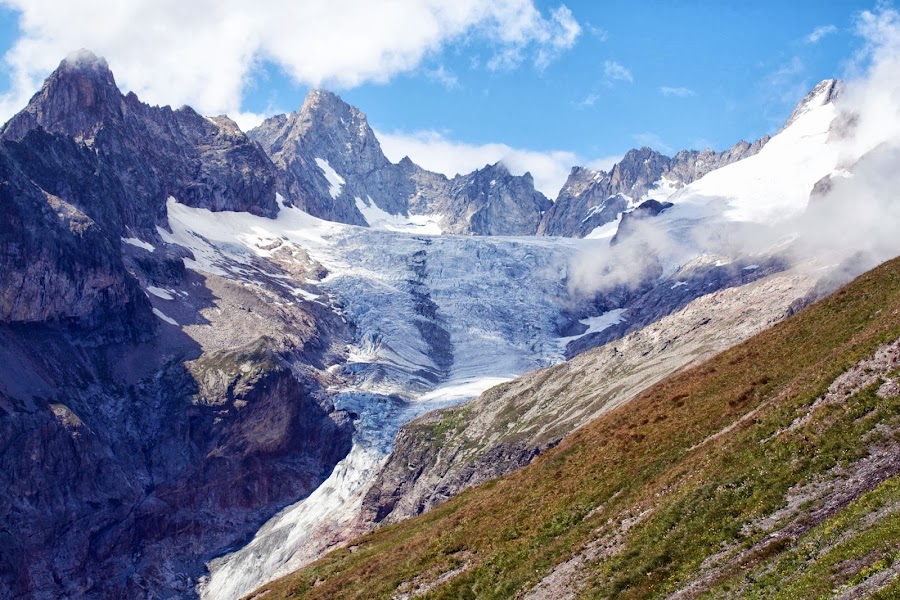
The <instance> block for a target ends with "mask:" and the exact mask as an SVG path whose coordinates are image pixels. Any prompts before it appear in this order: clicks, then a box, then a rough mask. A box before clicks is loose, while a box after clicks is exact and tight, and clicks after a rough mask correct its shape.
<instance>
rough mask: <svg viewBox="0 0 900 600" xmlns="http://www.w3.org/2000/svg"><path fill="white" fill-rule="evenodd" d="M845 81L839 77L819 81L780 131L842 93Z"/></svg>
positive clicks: (832, 100)
mask: <svg viewBox="0 0 900 600" xmlns="http://www.w3.org/2000/svg"><path fill="white" fill-rule="evenodd" d="M843 87H844V85H843V83H842V82H841V81H840V80H838V79H826V80H824V81H821V82H819V84H818V85H816V87H814V88H813V89H812V90H811V91H810V92H809V93H808V94H807V95H806V96H805V97H804V98H803V100H801V101H800V102H799V104H797V106H796V108H794V111H793V112H792V113H791V116H790V117H788V120H787V121H786V122H785V124H784V126H783V127H782V128H781V129H780V130H779V133H781V132H782V131H784V130H785V129H787V128H788V127H790V126H791V125H792V124H793V123H794V121H796V120H797V119H799V118H800V117H801V116H803V115H804V114H806V113H807V112H809V111H810V110H812V109H814V108H818V107H820V106H824V105H826V104H828V103H829V102H834V100H835V99H836V98H837V97H838V96H839V95H840V93H841V90H842V89H843Z"/></svg>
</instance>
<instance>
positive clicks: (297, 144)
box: [248, 90, 551, 235]
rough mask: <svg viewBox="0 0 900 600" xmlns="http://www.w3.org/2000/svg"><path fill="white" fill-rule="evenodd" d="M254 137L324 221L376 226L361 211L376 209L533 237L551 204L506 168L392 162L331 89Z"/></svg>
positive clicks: (360, 117) (286, 186)
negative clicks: (456, 170) (451, 171)
mask: <svg viewBox="0 0 900 600" xmlns="http://www.w3.org/2000/svg"><path fill="white" fill-rule="evenodd" d="M248 135H249V136H250V137H251V138H253V139H254V140H256V141H258V142H259V143H260V144H261V145H262V147H263V148H264V149H265V150H266V152H267V153H268V154H269V156H271V157H272V160H273V162H274V163H275V164H276V165H277V166H278V167H279V168H280V169H281V171H282V172H281V175H280V179H279V181H280V185H281V193H282V195H283V196H284V197H285V198H290V199H292V201H293V202H295V203H296V205H297V206H299V207H300V208H302V209H303V210H305V211H307V212H308V213H310V214H312V215H314V216H317V217H320V218H323V219H328V220H332V221H340V222H343V223H350V224H353V225H368V224H369V223H367V221H366V219H365V217H364V216H363V214H362V213H361V212H360V205H362V206H364V207H371V206H372V205H373V204H374V206H375V207H377V208H378V209H380V210H381V211H384V212H386V213H388V214H391V215H402V216H404V217H406V216H409V215H427V216H433V217H435V220H437V221H438V222H439V225H440V226H441V228H442V229H443V230H444V231H446V232H448V233H458V234H471V235H531V234H533V233H534V232H535V231H536V230H537V226H538V223H539V222H540V219H541V215H542V213H543V211H545V210H547V209H548V208H549V207H550V206H551V203H550V201H549V200H547V198H545V197H544V195H543V194H541V193H540V192H538V191H536V190H535V189H534V180H533V179H532V177H531V175H529V174H525V175H523V176H513V175H510V173H509V171H507V170H506V168H505V167H503V166H502V165H501V164H499V163H498V164H496V165H487V166H485V167H484V168H483V169H479V170H478V171H475V172H473V173H470V174H468V175H462V176H460V175H458V176H456V177H454V178H453V179H448V178H447V177H445V176H443V175H440V174H437V173H432V172H430V171H426V170H425V169H422V168H421V167H419V166H417V165H416V164H414V163H413V162H412V161H411V160H409V159H408V158H404V159H403V160H402V161H400V162H399V163H397V164H394V163H391V162H390V161H389V160H388V159H387V158H386V157H385V156H384V153H383V152H382V151H381V145H380V144H379V143H378V140H377V139H376V138H375V134H374V132H373V131H372V129H371V128H370V127H369V125H368V122H367V120H366V116H365V115H364V114H363V113H362V112H360V111H359V110H358V109H356V108H354V107H352V106H350V105H348V104H346V103H345V102H343V101H342V100H341V99H340V98H339V97H337V96H336V95H334V94H332V93H330V92H326V91H324V90H313V91H311V92H310V93H309V95H307V97H306V100H305V101H304V103H303V105H302V106H301V107H300V111H299V112H296V113H291V114H290V115H277V116H275V117H272V118H270V119H267V120H266V121H265V122H263V123H262V125H260V126H259V127H257V128H256V129H254V130H252V131H250V132H249V134H248Z"/></svg>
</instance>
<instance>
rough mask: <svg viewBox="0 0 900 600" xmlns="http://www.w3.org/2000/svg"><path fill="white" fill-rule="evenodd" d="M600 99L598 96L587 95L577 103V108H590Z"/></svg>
mask: <svg viewBox="0 0 900 600" xmlns="http://www.w3.org/2000/svg"><path fill="white" fill-rule="evenodd" d="M599 99H600V94H588V95H587V96H585V98H584V100H582V101H581V102H579V103H578V106H579V108H590V107H592V106H593V105H594V104H596V103H597V100H599Z"/></svg>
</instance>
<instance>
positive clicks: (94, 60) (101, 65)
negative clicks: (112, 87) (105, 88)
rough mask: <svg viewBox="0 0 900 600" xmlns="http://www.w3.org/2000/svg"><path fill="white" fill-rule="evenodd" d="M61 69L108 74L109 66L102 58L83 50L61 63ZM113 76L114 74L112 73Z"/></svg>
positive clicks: (77, 51)
mask: <svg viewBox="0 0 900 600" xmlns="http://www.w3.org/2000/svg"><path fill="white" fill-rule="evenodd" d="M59 68H60V69H68V70H76V69H78V70H92V71H100V72H104V71H106V72H108V71H109V64H108V63H107V62H106V59H105V58H103V57H102V56H97V55H96V54H94V53H93V52H91V51H90V50H88V49H87V48H81V49H80V50H76V51H74V52H72V53H70V54H69V55H68V56H66V57H65V58H64V59H63V60H62V62H61V63H59ZM110 74H112V73H110Z"/></svg>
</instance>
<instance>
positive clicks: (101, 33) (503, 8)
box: [0, 0, 581, 118]
mask: <svg viewBox="0 0 900 600" xmlns="http://www.w3.org/2000/svg"><path fill="white" fill-rule="evenodd" d="M3 2H4V4H5V5H6V6H7V7H9V8H11V9H13V10H16V11H19V12H20V13H21V15H20V18H19V28H20V31H21V35H20V37H19V38H18V39H17V40H16V41H15V43H14V44H13V46H12V48H11V49H10V50H9V51H8V52H7V54H6V55H5V56H4V59H5V62H6V66H7V70H8V72H9V73H10V79H11V89H10V90H9V91H8V92H7V93H6V94H5V95H4V96H3V98H2V99H0V117H5V118H8V117H9V116H10V115H11V114H12V113H13V112H14V111H16V110H18V109H20V108H21V107H22V106H23V105H24V104H25V102H26V101H27V99H28V97H29V96H30V95H31V94H33V93H34V92H35V91H36V90H37V89H38V87H39V85H40V82H41V80H42V79H43V78H44V77H46V76H47V74H49V72H50V71H52V70H53V69H54V68H55V67H56V65H57V64H58V63H59V61H60V60H61V59H62V58H63V57H64V56H66V55H67V54H69V53H70V52H71V51H73V50H76V49H78V48H83V47H84V48H89V49H91V50H93V51H94V52H95V53H97V54H98V55H101V56H104V57H105V58H106V59H107V61H108V62H109V64H110V67H111V68H112V69H113V72H114V73H115V74H116V77H117V79H118V81H119V83H120V84H121V86H122V87H123V88H124V89H128V90H131V91H134V92H136V93H137V94H138V95H139V96H140V97H141V98H142V99H143V100H145V101H148V102H150V103H154V104H172V105H176V106H177V105H180V104H189V105H191V106H193V107H195V108H197V109H198V110H199V111H201V112H203V113H206V114H218V113H223V112H224V113H230V114H236V113H238V112H240V111H241V97H242V93H243V90H244V88H245V86H246V85H247V83H248V82H249V81H250V79H251V77H252V74H253V73H254V71H255V70H256V68H257V67H258V66H259V65H260V64H261V63H262V62H264V61H265V62H269V63H271V64H273V65H274V66H276V67H277V68H279V69H281V70H283V71H284V72H285V73H286V74H287V75H288V76H289V77H291V78H292V79H293V80H294V81H295V82H298V83H301V84H306V85H311V86H330V87H338V88H349V87H354V86H357V85H360V84H362V83H364V82H385V81H388V80H389V79H391V78H392V77H393V76H395V75H396V74H398V73H403V72H409V71H413V70H415V69H416V68H418V67H419V66H420V65H421V63H422V60H423V59H424V58H425V57H426V56H433V55H435V54H438V53H439V52H440V51H441V50H442V49H443V48H444V47H446V46H447V45H448V44H451V43H453V42H455V41H460V40H462V39H464V38H465V39H466V40H471V39H477V40H481V41H484V42H486V43H487V44H488V45H489V46H490V47H491V48H493V49H494V50H495V51H496V55H495V58H497V57H500V58H498V59H497V61H496V62H495V67H497V68H500V67H506V68H508V67H514V66H518V65H519V64H521V63H522V62H523V61H524V60H525V59H526V58H528V59H529V60H531V61H533V62H534V63H535V65H536V66H537V67H538V68H543V67H544V66H546V64H548V63H549V62H550V61H551V60H553V59H554V58H556V57H557V56H558V55H559V53H561V52H562V51H564V50H566V49H568V48H570V47H571V46H572V45H573V44H574V43H575V40H576V39H577V38H578V35H579V33H580V31H581V28H580V26H579V24H578V22H577V21H576V20H575V18H574V17H573V16H572V13H571V11H569V9H568V8H566V7H565V6H560V7H559V8H557V9H555V10H554V11H552V12H551V13H550V15H549V16H546V17H545V16H544V15H542V14H541V12H540V11H539V10H538V9H537V8H536V7H535V5H534V3H533V0H493V1H492V2H489V3H485V2H481V1H480V0H425V1H422V0H398V1H395V2H369V1H368V0H299V1H298V0H271V1H268V2H260V3H248V2H246V1H243V0H192V1H191V2H184V1H183V0H130V1H128V2H124V1H121V0H3ZM492 61H494V59H492Z"/></svg>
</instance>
